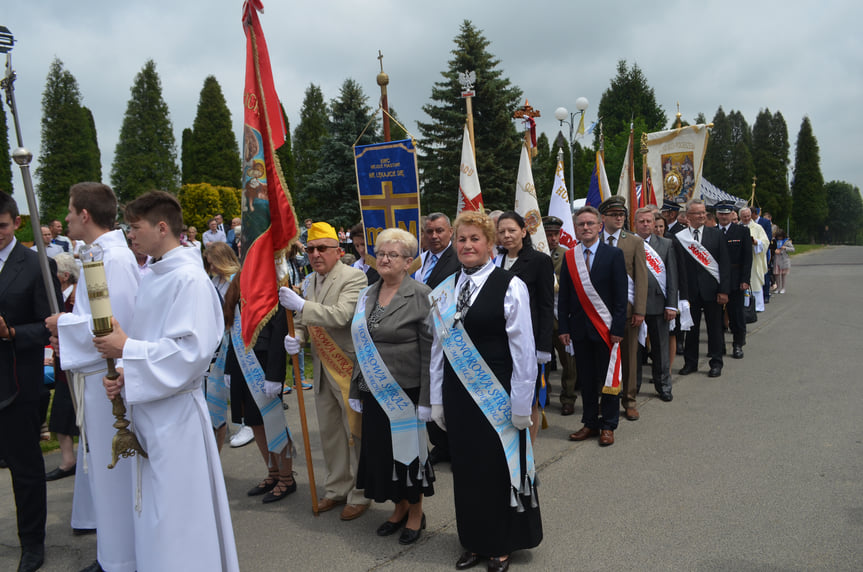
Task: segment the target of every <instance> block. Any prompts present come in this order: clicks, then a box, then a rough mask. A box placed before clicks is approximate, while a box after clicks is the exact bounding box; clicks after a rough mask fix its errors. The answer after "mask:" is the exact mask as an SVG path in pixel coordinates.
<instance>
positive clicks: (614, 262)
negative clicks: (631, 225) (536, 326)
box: [557, 242, 629, 342]
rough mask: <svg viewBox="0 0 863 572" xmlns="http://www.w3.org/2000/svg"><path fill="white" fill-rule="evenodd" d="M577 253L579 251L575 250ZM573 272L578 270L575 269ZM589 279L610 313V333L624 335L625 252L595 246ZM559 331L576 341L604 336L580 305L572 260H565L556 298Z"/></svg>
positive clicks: (596, 340) (626, 290)
mask: <svg viewBox="0 0 863 572" xmlns="http://www.w3.org/2000/svg"><path fill="white" fill-rule="evenodd" d="M575 256H578V251H576V252H575ZM573 272H576V275H577V271H576V269H573ZM590 281H591V283H592V284H593V287H594V288H595V289H596V291H597V293H598V294H599V297H600V298H602V301H603V302H605V305H606V307H607V308H608V310H609V312H611V335H613V336H620V337H623V332H624V329H625V326H626V306H627V304H628V303H629V301H628V300H627V297H628V290H629V288H628V286H627V280H626V262H625V261H624V260H623V251H622V250H620V249H619V248H615V247H613V246H608V245H607V244H604V243H603V242H600V243H599V246H598V247H597V249H596V256H595V257H594V258H593V260H592V261H591V263H590ZM557 315H558V318H559V319H558V333H559V334H569V337H570V338H571V339H572V341H573V342H578V341H581V340H584V339H590V340H592V341H594V342H602V341H603V340H602V338H601V337H600V335H599V332H597V331H596V328H594V327H593V323H592V322H591V321H590V318H588V317H587V314H586V313H585V312H584V308H582V306H581V301H580V300H579V299H578V294H576V292H575V286H574V285H573V282H572V277H571V276H570V271H569V260H568V259H564V261H563V268H562V269H561V271H560V293H559V295H558V299H557Z"/></svg>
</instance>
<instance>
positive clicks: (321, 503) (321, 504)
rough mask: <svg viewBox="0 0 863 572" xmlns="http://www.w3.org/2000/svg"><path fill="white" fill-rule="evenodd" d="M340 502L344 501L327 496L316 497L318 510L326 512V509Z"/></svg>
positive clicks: (334, 506)
mask: <svg viewBox="0 0 863 572" xmlns="http://www.w3.org/2000/svg"><path fill="white" fill-rule="evenodd" d="M341 504H345V501H343V500H335V499H328V498H323V499H318V512H327V511H328V510H333V509H334V508H336V507H337V506H339V505H341Z"/></svg>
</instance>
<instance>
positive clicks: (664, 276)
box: [635, 208, 678, 401]
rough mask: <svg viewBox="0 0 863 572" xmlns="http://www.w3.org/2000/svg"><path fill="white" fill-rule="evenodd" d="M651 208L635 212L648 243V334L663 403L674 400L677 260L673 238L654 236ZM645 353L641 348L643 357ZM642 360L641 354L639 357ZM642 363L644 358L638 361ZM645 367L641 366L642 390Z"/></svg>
mask: <svg viewBox="0 0 863 572" xmlns="http://www.w3.org/2000/svg"><path fill="white" fill-rule="evenodd" d="M659 216H660V215H659V214H654V212H653V210H651V209H649V208H640V209H638V210H637V211H635V232H636V234H638V236H639V238H641V239H642V240H643V241H644V244H645V247H644V255H645V257H646V258H647V313H646V314H645V316H644V322H645V323H646V324H647V335H648V337H649V338H650V352H651V354H650V355H651V357H652V362H651V364H652V369H653V372H652V373H653V386H654V387H655V388H656V393H658V394H659V398H660V399H662V401H671V400H672V399H673V397H672V395H671V354H670V353H669V349H668V340H669V334H668V323H669V322H673V321H674V319H675V318H676V317H677V302H678V300H677V257H676V256H675V254H674V243H673V242H672V240H671V239H668V238H663V237H661V236H656V235H655V234H653V226H654V222H655V219H656V217H659ZM643 350H644V348H643V347H640V348H639V354H641V352H642V351H643ZM639 357H640V355H639ZM638 363H639V364H641V359H639V360H638ZM642 373H643V372H642V368H641V366H640V365H639V367H638V387H639V388H641V378H642Z"/></svg>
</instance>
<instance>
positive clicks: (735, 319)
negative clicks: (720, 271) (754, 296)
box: [725, 288, 746, 346]
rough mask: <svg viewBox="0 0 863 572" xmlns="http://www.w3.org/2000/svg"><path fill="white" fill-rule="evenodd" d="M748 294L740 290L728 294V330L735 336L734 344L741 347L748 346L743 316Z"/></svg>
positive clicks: (726, 306)
mask: <svg viewBox="0 0 863 572" xmlns="http://www.w3.org/2000/svg"><path fill="white" fill-rule="evenodd" d="M745 294H746V293H745V292H743V291H742V290H740V289H739V288H738V289H736V290H734V291H732V292H731V293H730V294H728V304H726V305H725V308H726V309H727V310H728V328H729V329H730V330H731V334H732V335H733V336H734V337H733V340H734V343H735V344H737V345H740V346H745V345H746V317H745V316H744V315H743V300H744V298H745V297H746V295H745Z"/></svg>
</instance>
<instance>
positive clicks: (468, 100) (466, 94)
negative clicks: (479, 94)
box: [458, 70, 476, 164]
mask: <svg viewBox="0 0 863 572" xmlns="http://www.w3.org/2000/svg"><path fill="white" fill-rule="evenodd" d="M458 78H459V83H460V84H461V96H462V98H463V99H464V100H465V106H466V107H467V133H468V135H469V136H470V150H471V152H472V153H473V162H474V164H476V140H475V139H474V136H473V96H474V95H476V91H474V84H475V83H476V72H474V71H468V70H465V71H464V72H461V73H459V74H458Z"/></svg>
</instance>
